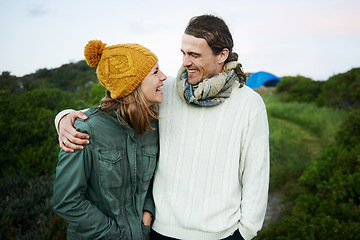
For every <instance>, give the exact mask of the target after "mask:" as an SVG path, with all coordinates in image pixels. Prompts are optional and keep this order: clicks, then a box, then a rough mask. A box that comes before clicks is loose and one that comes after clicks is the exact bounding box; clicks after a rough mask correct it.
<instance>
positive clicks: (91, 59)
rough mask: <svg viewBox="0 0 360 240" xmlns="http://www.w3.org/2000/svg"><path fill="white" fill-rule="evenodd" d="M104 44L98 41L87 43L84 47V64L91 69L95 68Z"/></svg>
mask: <svg viewBox="0 0 360 240" xmlns="http://www.w3.org/2000/svg"><path fill="white" fill-rule="evenodd" d="M105 46H106V43H103V42H102V41H100V40H92V41H89V42H88V44H86V46H85V50H84V55H85V59H86V62H87V64H88V65H89V66H91V67H97V65H98V64H99V62H100V59H101V55H102V53H103V51H104V49H105Z"/></svg>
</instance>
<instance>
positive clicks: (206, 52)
mask: <svg viewBox="0 0 360 240" xmlns="http://www.w3.org/2000/svg"><path fill="white" fill-rule="evenodd" d="M181 51H182V53H183V66H184V67H185V68H187V73H188V82H189V84H191V85H196V84H198V83H199V82H201V81H202V80H204V79H205V78H209V77H213V76H215V75H217V74H219V73H220V72H221V71H222V66H223V63H222V62H220V61H219V55H214V53H213V51H212V50H211V48H210V46H209V45H208V43H207V42H206V40H205V39H203V38H196V37H194V36H191V35H188V34H186V33H185V34H184V35H183V38H182V42H181Z"/></svg>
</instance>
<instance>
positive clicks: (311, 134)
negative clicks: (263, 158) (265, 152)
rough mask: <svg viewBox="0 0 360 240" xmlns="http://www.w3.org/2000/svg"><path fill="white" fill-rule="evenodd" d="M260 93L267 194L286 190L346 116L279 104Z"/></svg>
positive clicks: (311, 106)
mask: <svg viewBox="0 0 360 240" xmlns="http://www.w3.org/2000/svg"><path fill="white" fill-rule="evenodd" d="M271 93H272V92H271V90H268V91H267V92H264V91H263V92H261V93H260V94H262V97H263V99H264V102H265V104H266V108H267V112H268V119H269V128H270V191H275V190H276V191H279V190H280V191H283V190H285V191H286V189H288V188H289V187H290V186H291V185H292V184H294V183H296V182H297V179H298V178H299V177H300V176H301V175H302V173H303V172H304V170H305V168H306V167H307V165H308V164H309V163H310V162H311V161H312V160H313V159H315V158H316V157H317V156H318V155H319V154H320V153H321V150H322V148H323V147H324V146H325V145H326V144H329V143H332V142H334V136H335V133H336V131H337V130H338V128H339V126H340V124H341V123H342V122H343V121H344V119H345V117H346V113H345V112H343V111H340V110H335V109H330V108H319V107H317V106H316V105H314V104H309V103H297V102H290V103H284V102H280V100H279V99H278V97H277V96H276V95H274V94H271Z"/></svg>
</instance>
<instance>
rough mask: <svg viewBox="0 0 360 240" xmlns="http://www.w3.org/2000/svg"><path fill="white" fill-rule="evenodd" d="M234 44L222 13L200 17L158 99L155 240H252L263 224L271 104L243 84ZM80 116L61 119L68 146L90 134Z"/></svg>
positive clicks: (190, 27)
mask: <svg viewBox="0 0 360 240" xmlns="http://www.w3.org/2000/svg"><path fill="white" fill-rule="evenodd" d="M232 48H233V39H232V36H231V33H230V31H229V29H228V27H227V25H226V24H225V22H224V21H223V20H222V19H220V18H218V17H215V16H212V15H202V16H198V17H194V18H192V19H191V20H190V22H189V24H188V26H187V28H186V29H185V33H184V35H183V38H182V44H181V51H182V53H183V66H182V68H181V69H180V70H179V73H178V76H177V78H176V81H171V80H168V82H167V84H165V86H164V89H163V92H164V103H162V104H161V105H160V121H159V130H160V158H159V164H158V166H157V170H156V173H155V178H154V185H153V196H154V200H155V206H156V210H155V221H154V223H153V227H152V229H153V231H152V239H246V240H247V239H251V238H253V237H254V236H256V233H257V231H259V230H260V229H261V227H262V224H263V220H264V216H265V212H266V205H267V196H268V184H269V139H268V138H269V132H268V122H267V114H266V108H265V105H264V103H263V101H262V99H261V97H260V96H259V95H258V94H257V93H255V92H254V91H253V90H251V89H250V88H248V87H247V86H244V85H243V84H244V82H245V81H246V75H245V74H244V72H243V71H242V69H241V64H240V63H238V62H236V61H237V54H236V53H234V52H232ZM62 116H63V115H59V116H58V118H61V117H62ZM77 116H82V114H81V113H79V112H74V113H71V114H70V115H68V116H66V117H65V118H64V120H62V121H61V124H60V136H59V142H60V146H61V147H62V148H63V149H64V150H68V151H70V148H76V149H80V146H78V145H75V144H84V141H85V140H80V139H76V138H75V137H74V136H78V137H82V138H83V137H84V135H82V134H81V133H76V134H75V133H74V132H75V130H73V129H72V128H71V125H72V122H73V121H74V119H75V117H77ZM64 125H66V127H64ZM65 129H70V130H65ZM69 141H71V142H69ZM64 142H65V145H64Z"/></svg>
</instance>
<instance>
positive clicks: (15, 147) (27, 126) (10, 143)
mask: <svg viewBox="0 0 360 240" xmlns="http://www.w3.org/2000/svg"><path fill="white" fill-rule="evenodd" d="M0 100H1V102H2V104H1V105H0V110H1V111H0V120H1V121H0V122H1V129H2V130H1V132H0V139H1V140H0V141H1V145H0V164H1V172H0V177H1V176H4V175H7V174H13V173H16V171H17V170H18V169H22V170H24V171H25V172H26V173H27V174H29V175H30V176H33V177H36V176H40V175H42V174H44V173H48V172H54V171H55V166H56V162H57V155H58V152H59V147H58V140H57V133H56V130H55V126H54V118H55V115H56V114H57V113H58V112H59V111H60V110H62V109H65V108H68V107H73V108H83V107H85V106H86V104H85V102H83V101H80V100H76V99H75V98H74V97H73V96H72V95H71V94H70V93H65V92H62V91H61V90H59V89H35V90H32V91H28V92H26V93H24V94H20V95H14V94H11V93H10V92H9V91H1V92H0Z"/></svg>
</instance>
